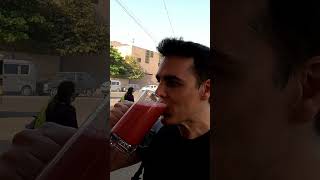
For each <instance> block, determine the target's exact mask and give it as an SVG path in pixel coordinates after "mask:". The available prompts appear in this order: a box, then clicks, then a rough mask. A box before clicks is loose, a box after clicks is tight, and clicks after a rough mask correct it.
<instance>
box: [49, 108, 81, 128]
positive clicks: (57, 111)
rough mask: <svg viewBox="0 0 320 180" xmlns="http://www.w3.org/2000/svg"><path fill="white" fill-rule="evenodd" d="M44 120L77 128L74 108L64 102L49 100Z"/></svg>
mask: <svg viewBox="0 0 320 180" xmlns="http://www.w3.org/2000/svg"><path fill="white" fill-rule="evenodd" d="M46 121H47V122H54V123H57V124H60V125H63V126H69V127H73V128H78V123H77V114H76V109H75V108H74V107H73V106H71V105H69V104H65V103H61V102H50V103H49V105H48V108H47V110H46Z"/></svg>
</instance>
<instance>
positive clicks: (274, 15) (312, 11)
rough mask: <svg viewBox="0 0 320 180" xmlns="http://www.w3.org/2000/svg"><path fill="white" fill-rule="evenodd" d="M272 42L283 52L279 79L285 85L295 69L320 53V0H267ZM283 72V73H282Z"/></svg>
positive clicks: (278, 63)
mask: <svg viewBox="0 0 320 180" xmlns="http://www.w3.org/2000/svg"><path fill="white" fill-rule="evenodd" d="M267 1H268V7H267V13H266V14H267V17H268V18H267V19H265V20H266V21H268V22H264V23H267V24H268V25H267V26H268V27H266V28H265V29H269V30H267V31H269V35H270V34H271V36H272V37H271V40H272V43H273V44H272V45H273V47H274V49H275V50H276V52H277V54H278V55H279V56H278V58H279V60H278V61H277V65H278V67H279V69H277V71H278V72H280V76H275V79H276V80H277V82H280V83H281V86H282V87H284V86H285V85H286V84H287V82H288V80H289V78H290V76H291V75H292V73H294V72H295V70H296V69H297V68H299V67H300V66H301V65H302V64H303V63H305V62H306V61H307V60H308V59H310V58H311V57H313V56H317V55H320V1H319V0H267ZM278 75H279V73H278Z"/></svg>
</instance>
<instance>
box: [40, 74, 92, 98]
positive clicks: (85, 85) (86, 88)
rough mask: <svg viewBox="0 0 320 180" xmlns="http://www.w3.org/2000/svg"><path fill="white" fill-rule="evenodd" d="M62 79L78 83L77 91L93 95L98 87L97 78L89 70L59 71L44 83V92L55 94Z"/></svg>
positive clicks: (80, 93)
mask: <svg viewBox="0 0 320 180" xmlns="http://www.w3.org/2000/svg"><path fill="white" fill-rule="evenodd" d="M62 81H73V82H74V83H75V85H76V93H79V95H85V96H92V95H93V94H94V93H95V91H96V88H97V86H98V85H97V82H96V80H95V79H94V78H93V77H92V76H91V75H90V74H89V73H87V72H58V73H56V74H55V76H53V77H52V78H50V79H49V80H48V81H46V82H44V83H43V93H44V94H49V95H50V96H54V95H55V94H56V93H57V88H58V86H59V84H60V83H61V82H62Z"/></svg>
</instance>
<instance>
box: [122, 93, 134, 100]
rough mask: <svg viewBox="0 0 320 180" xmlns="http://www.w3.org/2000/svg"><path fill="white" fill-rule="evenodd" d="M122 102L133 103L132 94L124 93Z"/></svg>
mask: <svg viewBox="0 0 320 180" xmlns="http://www.w3.org/2000/svg"><path fill="white" fill-rule="evenodd" d="M124 100H127V101H132V102H134V96H133V95H132V94H128V93H126V94H125V95H124Z"/></svg>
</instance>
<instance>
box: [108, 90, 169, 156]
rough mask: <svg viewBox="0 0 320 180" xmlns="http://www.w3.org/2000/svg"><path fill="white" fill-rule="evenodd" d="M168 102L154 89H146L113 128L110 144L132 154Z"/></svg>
mask: <svg viewBox="0 0 320 180" xmlns="http://www.w3.org/2000/svg"><path fill="white" fill-rule="evenodd" d="M165 109H166V104H164V103H161V100H160V98H159V97H157V96H156V94H155V93H154V92H152V91H148V90H147V91H145V92H144V93H143V94H142V95H141V96H140V98H139V99H138V101H137V102H135V103H134V104H133V105H132V106H131V107H130V108H129V110H128V111H127V112H126V113H125V114H124V115H123V117H122V118H121V119H120V120H119V121H118V122H117V124H116V125H115V126H114V127H113V128H112V130H111V136H110V144H111V145H112V146H114V147H116V148H117V149H119V150H120V151H122V152H124V153H127V154H131V153H132V152H134V151H135V150H136V148H137V146H138V145H139V144H140V143H141V142H142V141H143V138H144V136H145V135H146V134H147V132H148V131H149V130H150V129H151V128H152V126H153V125H154V124H155V122H156V121H157V119H158V118H159V117H160V116H161V114H163V112H164V111H165Z"/></svg>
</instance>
